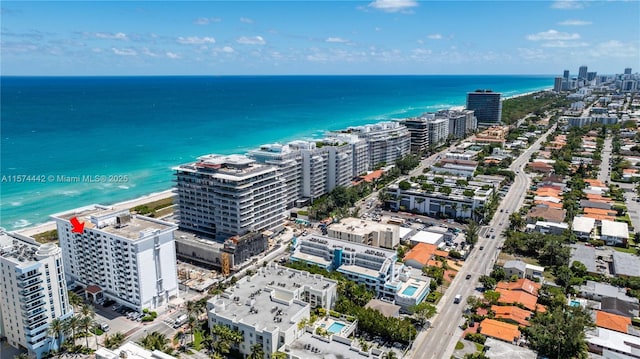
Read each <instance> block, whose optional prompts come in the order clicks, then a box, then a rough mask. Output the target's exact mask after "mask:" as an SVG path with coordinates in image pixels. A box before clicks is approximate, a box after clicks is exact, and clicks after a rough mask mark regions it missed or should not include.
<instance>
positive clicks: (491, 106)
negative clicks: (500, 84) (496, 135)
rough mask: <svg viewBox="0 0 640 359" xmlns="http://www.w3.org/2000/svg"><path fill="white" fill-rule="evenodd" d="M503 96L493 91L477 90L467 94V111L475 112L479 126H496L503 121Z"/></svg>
mask: <svg viewBox="0 0 640 359" xmlns="http://www.w3.org/2000/svg"><path fill="white" fill-rule="evenodd" d="M500 97H501V94H500V93H498V92H493V91H491V90H476V91H474V92H469V93H468V94H467V106H466V108H467V110H473V111H474V112H475V116H476V118H477V119H478V124H483V125H495V124H499V123H500V121H501V120H502V101H501V99H500Z"/></svg>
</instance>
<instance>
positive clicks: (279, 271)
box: [207, 264, 337, 330]
mask: <svg viewBox="0 0 640 359" xmlns="http://www.w3.org/2000/svg"><path fill="white" fill-rule="evenodd" d="M336 286H337V282H336V281H334V280H331V279H327V278H324V277H323V276H321V275H314V274H311V273H308V272H304V271H298V270H294V269H290V268H286V267H280V266H278V265H277V264H271V265H269V266H267V267H263V268H260V269H259V270H258V272H257V273H256V274H254V275H253V276H250V277H244V278H242V279H240V280H238V282H237V283H236V284H235V285H234V286H232V287H230V288H228V289H227V290H225V291H224V293H222V294H220V295H217V296H215V297H213V298H212V299H210V300H209V301H208V305H207V307H208V308H212V307H213V309H211V310H213V311H214V312H215V313H216V315H217V316H220V317H223V318H227V319H230V320H234V321H237V322H239V323H245V324H248V325H252V326H255V327H256V328H258V329H265V328H266V329H271V330H272V329H274V328H276V327H277V328H279V329H281V330H286V329H288V328H289V327H290V326H291V325H292V324H291V322H292V321H294V319H295V318H296V317H297V316H298V315H299V313H300V312H301V311H303V309H304V308H305V307H306V306H307V305H308V304H306V303H304V302H302V301H299V300H294V298H296V297H298V295H299V293H300V292H301V291H303V290H304V289H305V288H309V289H314V290H318V291H322V290H329V289H330V288H331V287H336Z"/></svg>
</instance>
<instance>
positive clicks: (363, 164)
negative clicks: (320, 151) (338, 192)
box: [323, 132, 370, 176]
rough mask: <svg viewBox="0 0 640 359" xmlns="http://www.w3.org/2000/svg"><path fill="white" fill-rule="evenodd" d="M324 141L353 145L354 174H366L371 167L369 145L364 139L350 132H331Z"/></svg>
mask: <svg viewBox="0 0 640 359" xmlns="http://www.w3.org/2000/svg"><path fill="white" fill-rule="evenodd" d="M323 141H324V142H325V143H333V144H338V143H346V144H348V145H349V146H350V147H351V152H352V153H353V159H352V161H351V162H352V165H353V176H358V175H361V174H364V173H366V172H367V171H368V170H369V169H370V168H369V146H368V145H367V141H365V140H364V139H362V138H360V137H358V136H356V135H353V134H350V133H341V132H331V133H329V134H328V135H327V137H325V139H324V140H323Z"/></svg>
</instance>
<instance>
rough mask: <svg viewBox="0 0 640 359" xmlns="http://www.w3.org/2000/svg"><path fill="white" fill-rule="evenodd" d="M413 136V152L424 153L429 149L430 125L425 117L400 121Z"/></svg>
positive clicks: (411, 142)
mask: <svg viewBox="0 0 640 359" xmlns="http://www.w3.org/2000/svg"><path fill="white" fill-rule="evenodd" d="M400 123H401V124H403V125H404V126H405V127H406V128H407V130H408V131H409V133H410V134H411V141H410V144H411V152H412V153H424V152H427V150H428V149H429V125H428V124H427V119H426V118H424V117H410V118H406V119H404V120H402V121H400Z"/></svg>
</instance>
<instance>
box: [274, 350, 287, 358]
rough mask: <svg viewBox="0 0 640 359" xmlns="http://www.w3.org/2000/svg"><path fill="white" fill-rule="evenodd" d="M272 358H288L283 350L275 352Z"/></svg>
mask: <svg viewBox="0 0 640 359" xmlns="http://www.w3.org/2000/svg"><path fill="white" fill-rule="evenodd" d="M271 359H287V354H286V353H283V352H273V354H271Z"/></svg>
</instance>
